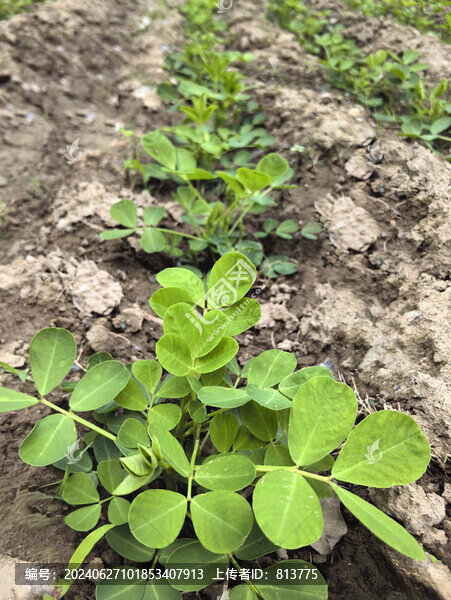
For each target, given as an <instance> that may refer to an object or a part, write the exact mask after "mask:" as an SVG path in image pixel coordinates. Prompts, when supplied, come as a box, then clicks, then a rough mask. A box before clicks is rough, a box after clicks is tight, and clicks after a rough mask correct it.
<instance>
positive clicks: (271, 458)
mask: <svg viewBox="0 0 451 600" xmlns="http://www.w3.org/2000/svg"><path fill="white" fill-rule="evenodd" d="M255 276H256V272H255V268H254V267H253V265H252V263H251V262H250V261H249V260H248V259H246V257H245V256H244V255H240V254H237V253H229V254H227V255H225V256H223V257H222V258H221V259H219V260H218V262H217V263H216V264H215V265H214V267H213V269H212V270H211V273H210V276H209V280H208V286H207V287H206V288H205V285H204V283H203V281H202V280H201V279H200V278H198V277H197V276H196V275H195V274H194V273H193V272H192V271H190V270H188V269H182V268H170V269H165V270H164V271H162V272H161V273H160V274H159V275H158V277H157V279H158V281H159V283H160V284H161V285H162V288H161V289H159V290H158V291H157V292H155V294H154V295H153V296H152V298H151V299H150V305H151V307H152V308H153V310H154V311H155V312H156V314H157V315H158V316H160V317H161V318H162V319H163V329H164V335H163V336H162V337H161V338H160V339H159V341H158V342H157V344H156V358H157V360H154V359H148V360H138V361H135V362H134V363H132V364H130V365H127V366H125V365H123V364H122V363H121V362H119V361H116V360H114V359H113V357H112V356H111V355H109V354H108V353H106V352H99V353H97V354H95V355H93V356H91V357H90V358H89V360H88V362H87V365H86V373H85V374H84V376H83V377H82V378H81V380H80V381H78V382H63V380H64V379H65V377H66V376H67V374H68V372H69V371H70V369H71V367H72V365H73V363H74V360H75V358H76V354H77V349H76V343H75V340H74V338H73V337H72V335H71V334H70V333H69V332H68V331H66V330H64V329H59V328H47V329H44V330H42V331H40V332H39V333H38V334H37V335H36V336H35V337H34V338H33V340H32V342H31V344H30V350H29V353H30V366H31V376H32V379H33V381H34V384H35V386H36V389H37V392H38V394H37V396H32V395H29V394H25V393H22V392H18V391H16V390H13V389H8V388H1V390H0V410H1V411H11V410H20V409H27V408H28V407H31V406H33V405H36V404H38V403H39V404H42V405H43V406H46V407H49V408H51V409H52V410H53V411H54V413H52V414H50V415H49V416H45V417H43V418H42V419H41V420H39V421H38V422H37V423H36V425H35V426H34V428H33V429H32V431H31V433H30V434H29V435H28V436H27V437H26V438H25V439H24V441H23V442H22V444H21V446H20V451H19V455H20V457H21V459H22V460H23V461H24V462H26V463H27V464H29V465H32V466H46V465H54V466H56V467H57V468H59V469H61V470H63V471H64V476H63V479H62V480H61V481H59V482H56V484H55V485H56V487H57V489H58V494H59V496H60V497H61V498H62V500H64V501H65V502H66V503H67V504H69V505H71V506H73V507H74V508H75V510H73V512H70V513H69V514H68V515H67V516H66V517H65V523H66V524H67V525H68V526H70V527H72V528H73V529H75V530H77V531H91V530H92V531H91V533H89V534H88V535H87V537H86V538H85V539H84V540H83V542H82V543H81V544H80V546H79V547H78V548H77V550H76V551H75V553H74V555H73V557H72V559H71V561H70V563H71V564H77V565H78V564H79V563H82V562H83V561H84V560H85V558H86V556H87V555H88V553H89V552H90V551H91V549H92V548H93V546H94V545H95V544H96V543H97V542H98V541H99V539H101V538H102V537H103V536H104V535H105V537H106V540H107V542H108V544H109V545H110V546H111V548H112V549H113V550H115V551H116V552H117V553H118V554H119V555H121V556H123V557H124V558H126V559H128V560H131V561H134V562H137V563H149V564H150V565H152V566H155V565H157V563H158V564H160V565H161V566H162V567H168V568H170V567H171V566H173V565H181V564H183V565H185V566H199V565H202V566H203V567H205V569H206V572H205V580H202V581H199V580H197V581H193V580H188V579H186V580H183V579H181V578H179V579H178V580H175V579H172V580H168V581H166V582H164V583H163V584H160V585H158V586H156V585H155V582H154V581H153V580H149V581H146V582H142V581H136V582H128V583H127V584H126V585H125V584H124V586H123V587H122V588H120V587H118V586H116V585H111V584H107V583H105V582H101V583H99V584H98V585H97V589H96V598H97V600H107V599H112V598H118V597H124V598H125V597H126V598H128V599H129V598H132V599H133V598H141V597H142V596H143V593H144V591H143V589H144V585H145V590H146V594H147V596H146V597H149V598H152V597H155V598H157V597H158V598H160V597H163V598H171V599H172V598H174V599H175V598H180V597H181V596H180V592H181V591H195V590H198V589H201V588H202V587H204V586H205V585H208V583H209V582H210V578H211V573H215V572H216V567H222V568H223V569H224V570H225V568H227V565H228V564H229V563H231V564H232V565H234V566H235V567H236V568H239V567H240V562H239V561H249V560H254V559H256V558H258V557H259V556H263V555H265V554H269V553H271V552H273V551H274V550H275V549H276V548H278V547H282V548H286V549H296V548H300V547H304V546H308V545H309V544H311V543H313V542H315V541H316V540H318V539H319V538H320V536H321V534H322V530H323V516H322V510H321V505H320V502H319V500H320V499H321V498H326V497H328V496H330V495H331V494H332V493H333V492H335V493H336V494H337V495H338V497H339V498H340V500H341V501H342V503H343V504H344V506H345V507H346V508H347V509H348V510H349V511H350V512H352V513H353V514H354V515H355V516H356V517H357V518H358V519H359V520H360V521H361V522H362V523H363V524H364V525H365V526H366V527H367V528H368V529H370V530H371V531H372V532H373V533H374V534H375V535H377V536H378V537H379V538H380V539H381V540H383V541H384V542H385V543H387V544H389V545H390V546H392V547H393V548H395V549H396V550H398V551H399V552H401V553H403V554H405V555H406V556H408V557H410V558H412V559H415V560H424V559H425V553H424V551H423V549H422V548H421V546H420V545H419V544H418V543H417V542H416V540H415V539H414V538H413V537H412V536H411V535H410V534H409V533H408V532H407V531H406V530H405V529H404V528H403V527H402V526H401V525H399V524H398V523H397V522H396V521H394V520H393V519H391V518H390V517H388V516H387V515H385V514H384V513H383V512H381V511H380V510H379V509H377V508H376V507H375V506H373V505H371V504H370V503H368V502H366V501H365V500H363V499H362V498H360V497H359V496H357V495H355V494H353V493H352V492H351V491H349V490H348V489H347V487H346V484H349V483H350V484H356V485H365V486H370V487H378V488H387V487H391V486H393V485H404V484H408V483H410V482H412V481H414V480H415V479H417V478H418V477H420V476H421V475H422V474H423V473H424V471H425V469H426V467H427V465H428V462H429V459H430V447H429V444H428V442H427V440H426V438H425V436H424V435H423V434H422V432H421V430H420V428H419V426H418V425H417V424H416V423H415V421H414V420H413V419H412V418H411V417H410V416H408V415H406V414H404V413H401V412H396V411H388V410H383V411H380V412H376V413H372V414H370V415H369V416H367V417H366V418H364V419H363V420H362V421H360V422H359V423H358V424H357V425H356V426H354V423H355V419H356V416H357V399H356V397H355V394H354V392H353V391H352V389H351V388H349V387H348V386H347V385H345V384H343V383H340V382H336V381H334V379H333V377H332V374H331V372H330V371H329V370H328V369H326V368H324V367H309V368H305V369H300V370H296V366H297V363H296V358H295V356H294V355H292V354H291V353H289V352H285V351H282V350H268V351H266V352H263V353H261V354H260V355H258V356H256V357H254V358H252V359H251V360H249V361H248V362H247V363H246V364H245V365H244V366H243V367H242V368H241V367H240V366H239V364H238V362H237V360H236V354H237V352H238V343H237V342H236V340H235V339H234V336H236V335H238V334H239V333H241V332H243V331H246V330H247V329H248V328H249V327H251V326H252V325H253V324H255V323H256V322H257V320H258V318H259V316H260V307H259V305H258V303H257V302H256V301H255V300H254V299H253V298H249V297H246V294H247V293H248V292H249V290H250V289H251V286H252V284H253V283H254V280H255ZM165 372H166V374H164V373H165ZM62 382H63V383H62ZM58 385H61V387H62V389H63V390H66V391H68V390H71V396H70V399H69V410H66V409H65V408H62V407H61V406H60V405H56V404H54V403H52V402H50V401H49V400H47V398H46V396H47V395H48V394H49V393H50V392H52V391H53V390H54V389H55V388H56V387H57V386H58ZM80 413H85V414H86V413H87V415H86V417H87V418H84V417H81V416H80ZM76 425H78V426H79V427H80V426H81V427H82V428H83V431H88V433H85V434H84V435H83V441H84V444H85V447H84V448H83V449H82V450H81V451H80V452H81V454H80V460H79V461H78V462H76V463H74V464H72V461H71V463H69V462H68V459H67V452H68V446H69V448H73V447H74V444H75V443H76V441H77V436H78V433H77V429H76ZM209 440H210V441H209ZM343 442H344V445H343V447H342V448H341V450H340V451H339V453H338V455H336V452H335V450H336V449H337V448H338V447H339V446H340V445H341V444H342V443H343ZM375 442H377V446H378V448H379V453H378V455H377V456H374V454H372V453H371V452H370V449H371V448H375ZM331 453H333V454H334V456H332V454H331ZM244 490H246V493H244V494H243V491H244ZM250 494H252V497H250ZM100 519H101V520H102V522H104V521H105V520H106V521H107V523H106V524H103V525H100V527H97V525H98V523H99V520H100ZM95 527H97V529H94V528H95ZM209 565H210V566H211V568H212V570H209V569H208V566H209ZM293 566H295V567H297V568H304V569H308V570H309V573H310V572H312V571H311V570H313V572H316V573H317V577H316V582H315V586H316V587H315V588H314V590H315V597H318V598H326V597H327V588H326V584H325V582H324V579H323V578H322V576H321V575H320V574H319V573H318V572H317V570H316V569H315V567H313V566H312V565H309V564H308V563H306V562H305V561H282V562H280V563H277V564H276V565H273V567H271V569H272V570H273V572H274V570H276V569H282V570H283V569H284V568H291V567H293ZM70 585H71V581H65V582H64V583H61V584H60V586H59V589H58V597H59V598H61V597H62V596H64V594H65V593H66V592H67V591H68V589H69V588H70ZM310 585H311V581H310V582H309V581H308V579H306V578H303V579H301V580H300V581H299V583H298V584H297V585H293V586H290V591H291V592H292V593H296V594H297V595H299V597H302V596H303V595H304V594H305V593H306V592H307V591H308V590H311V589H312V588H311V587H307V586H310ZM246 586H247V588H248V589H247V591H246ZM246 586H239V588H238V589H237V590H236V591H235V592H234V596H233V597H234V598H236V599H239V598H258V597H260V598H263V599H264V600H272V599H274V598H277V597H282V596H280V595H281V594H283V593H285V592H284V590H285V588H284V587H283V586H282V585H280V584H278V583H277V578H274V581H272V582H271V583H270V584H269V583H265V582H263V583H262V582H259V581H255V582H252V581H249V582H247V584H246ZM157 588H158V593H157ZM309 593H310V592H309ZM121 594H122V596H121ZM46 598H47V600H49V599H50V597H49V596H47V597H46ZM50 600H51V599H50Z"/></svg>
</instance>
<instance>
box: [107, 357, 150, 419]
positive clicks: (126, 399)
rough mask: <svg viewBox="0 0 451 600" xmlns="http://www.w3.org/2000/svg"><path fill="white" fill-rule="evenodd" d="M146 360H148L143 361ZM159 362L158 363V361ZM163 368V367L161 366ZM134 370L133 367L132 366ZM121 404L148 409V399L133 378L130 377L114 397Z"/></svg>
mask: <svg viewBox="0 0 451 600" xmlns="http://www.w3.org/2000/svg"><path fill="white" fill-rule="evenodd" d="M142 362H146V361H142ZM157 364H158V363H157ZM158 366H160V365H158ZM160 370H161V367H160ZM132 372H133V368H132ZM114 400H115V401H116V402H117V403H118V404H119V406H123V407H124V408H127V409H128V410H139V411H142V410H147V400H146V397H145V396H144V394H143V393H142V391H141V388H140V387H139V385H138V384H137V383H136V381H133V379H129V380H128V382H127V385H126V386H125V387H124V389H123V390H122V391H121V392H119V394H118V395H117V396H116V397H115V399H114Z"/></svg>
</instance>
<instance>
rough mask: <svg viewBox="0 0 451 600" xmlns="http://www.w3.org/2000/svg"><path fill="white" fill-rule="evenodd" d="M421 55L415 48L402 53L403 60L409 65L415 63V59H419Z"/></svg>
mask: <svg viewBox="0 0 451 600" xmlns="http://www.w3.org/2000/svg"><path fill="white" fill-rule="evenodd" d="M419 56H420V53H419V52H415V51H414V50H406V51H405V52H403V54H402V62H403V63H404V64H405V65H409V64H410V63H413V62H414V61H415V60H417V58H418V57H419Z"/></svg>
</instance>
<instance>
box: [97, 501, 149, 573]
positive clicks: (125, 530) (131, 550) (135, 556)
mask: <svg viewBox="0 0 451 600" xmlns="http://www.w3.org/2000/svg"><path fill="white" fill-rule="evenodd" d="M120 499H121V500H123V498H120ZM105 537H106V541H107V542H108V544H109V545H110V546H111V548H113V550H114V551H115V552H117V553H118V554H119V556H123V557H124V558H127V559H128V560H133V561H134V562H147V561H149V560H150V559H151V558H152V556H153V555H154V554H155V549H154V548H149V547H148V546H145V545H144V544H141V542H138V540H137V539H136V538H135V537H133V535H132V533H131V531H130V527H129V526H128V524H127V523H124V524H123V525H119V526H117V527H114V528H113V529H110V531H108V532H107V534H106V536H105Z"/></svg>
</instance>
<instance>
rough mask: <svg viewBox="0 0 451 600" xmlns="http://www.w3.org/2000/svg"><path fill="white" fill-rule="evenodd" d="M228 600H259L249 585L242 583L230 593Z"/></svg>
mask: <svg viewBox="0 0 451 600" xmlns="http://www.w3.org/2000/svg"><path fill="white" fill-rule="evenodd" d="M227 600H257V596H256V595H255V594H254V592H253V591H252V590H251V588H250V587H249V586H248V585H246V584H245V583H242V584H240V585H236V586H235V587H233V588H232V589H231V590H230V591H229V592H228V596H227Z"/></svg>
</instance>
